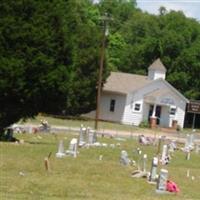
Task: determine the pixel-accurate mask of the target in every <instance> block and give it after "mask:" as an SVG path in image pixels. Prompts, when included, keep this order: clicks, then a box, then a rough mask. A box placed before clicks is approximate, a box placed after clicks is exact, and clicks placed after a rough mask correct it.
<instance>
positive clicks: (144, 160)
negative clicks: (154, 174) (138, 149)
mask: <svg viewBox="0 0 200 200" xmlns="http://www.w3.org/2000/svg"><path fill="white" fill-rule="evenodd" d="M146 165H147V154H144V155H143V167H142V168H143V169H142V170H143V172H146V171H147V170H146Z"/></svg>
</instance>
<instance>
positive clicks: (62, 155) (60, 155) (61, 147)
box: [56, 140, 66, 158]
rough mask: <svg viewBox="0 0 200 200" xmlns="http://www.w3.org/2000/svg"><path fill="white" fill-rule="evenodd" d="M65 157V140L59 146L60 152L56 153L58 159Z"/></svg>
mask: <svg viewBox="0 0 200 200" xmlns="http://www.w3.org/2000/svg"><path fill="white" fill-rule="evenodd" d="M65 155H66V154H65V150H64V143H63V140H60V142H59V146H58V152H57V153H56V157H57V158H62V157H64V156H65Z"/></svg>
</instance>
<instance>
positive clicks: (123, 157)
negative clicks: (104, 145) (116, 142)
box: [120, 150, 130, 165]
mask: <svg viewBox="0 0 200 200" xmlns="http://www.w3.org/2000/svg"><path fill="white" fill-rule="evenodd" d="M120 163H121V164H122V165H129V164H130V159H129V158H128V153H127V152H126V151H125V150H122V151H121V156H120Z"/></svg>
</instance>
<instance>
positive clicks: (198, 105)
mask: <svg viewBox="0 0 200 200" xmlns="http://www.w3.org/2000/svg"><path fill="white" fill-rule="evenodd" d="M187 112H190V113H197V114H200V101H190V103H188V105H187Z"/></svg>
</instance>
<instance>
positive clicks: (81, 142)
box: [78, 124, 87, 147]
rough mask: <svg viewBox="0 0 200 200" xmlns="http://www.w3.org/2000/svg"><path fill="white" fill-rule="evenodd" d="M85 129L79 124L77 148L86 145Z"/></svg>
mask: <svg viewBox="0 0 200 200" xmlns="http://www.w3.org/2000/svg"><path fill="white" fill-rule="evenodd" d="M86 137H87V135H86V128H85V127H84V126H83V125H82V124H81V127H80V132H79V143H78V146H79V147H82V146H84V145H85V144H86Z"/></svg>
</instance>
